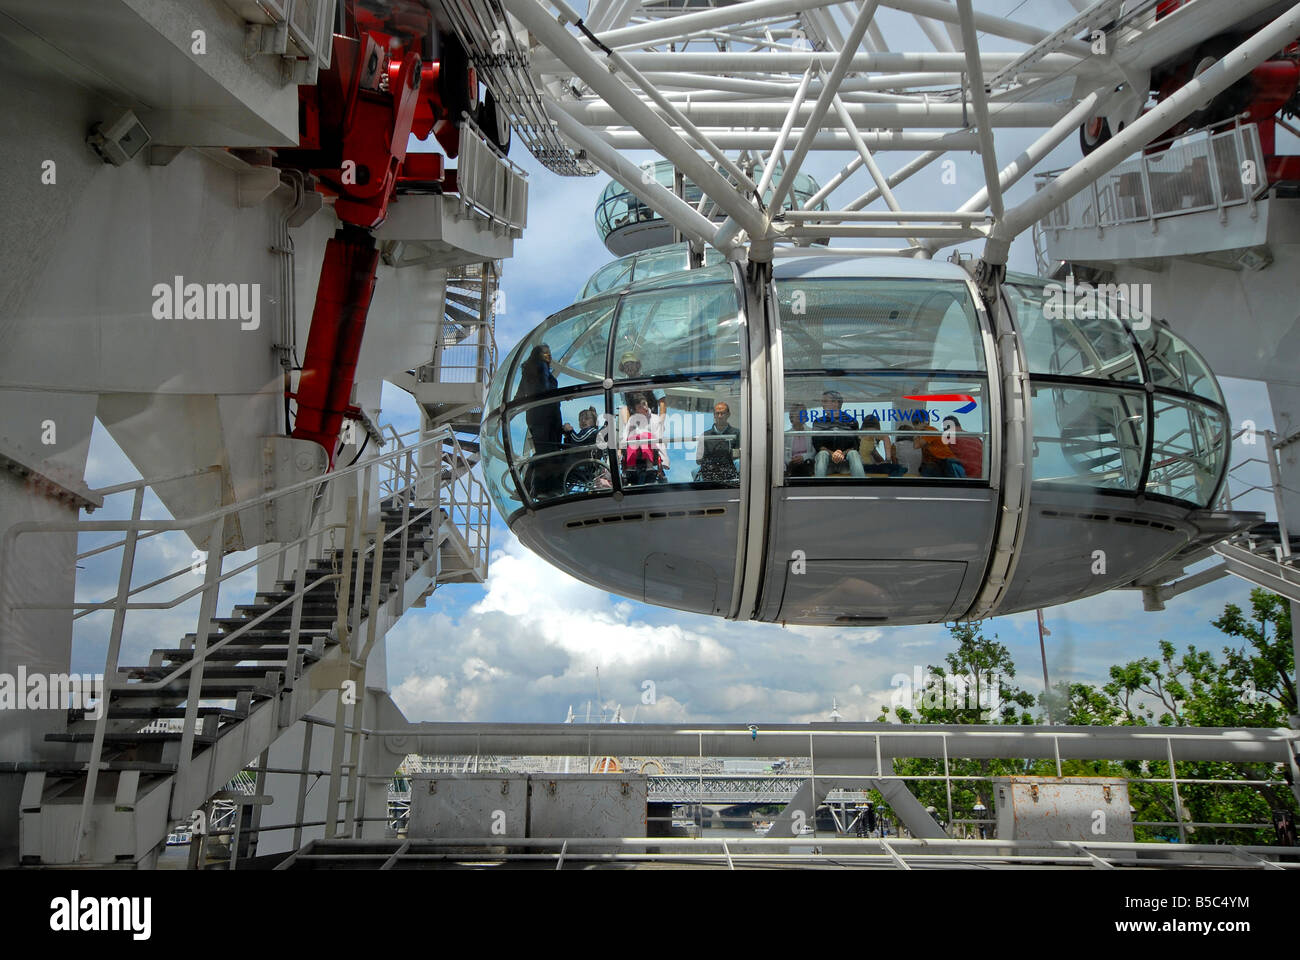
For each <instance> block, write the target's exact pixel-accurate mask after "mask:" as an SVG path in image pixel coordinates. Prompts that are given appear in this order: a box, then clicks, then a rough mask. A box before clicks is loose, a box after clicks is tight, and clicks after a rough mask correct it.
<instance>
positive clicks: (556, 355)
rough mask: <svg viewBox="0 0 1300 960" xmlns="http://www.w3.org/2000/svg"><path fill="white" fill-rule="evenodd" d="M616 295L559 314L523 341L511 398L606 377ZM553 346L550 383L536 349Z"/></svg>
mask: <svg viewBox="0 0 1300 960" xmlns="http://www.w3.org/2000/svg"><path fill="white" fill-rule="evenodd" d="M617 303H618V301H617V300H615V299H614V298H612V297H611V298H609V299H607V300H599V301H596V302H595V303H583V304H581V305H579V306H577V307H570V308H569V309H568V310H565V311H564V312H562V313H558V314H556V315H555V316H554V317H551V319H549V320H547V321H546V322H545V323H543V324H542V325H541V326H540V327H538V328H537V329H536V330H534V331H533V332H532V333H530V334H529V335H528V337H527V338H526V339H525V340H524V341H523V344H522V349H521V351H520V356H519V364H518V366H517V367H516V368H515V370H514V371H513V373H512V374H511V378H510V379H511V393H510V401H511V402H512V403H513V402H515V401H519V400H525V399H527V398H528V397H531V396H535V395H537V394H539V393H543V392H545V391H546V390H548V389H551V390H554V389H558V388H560V387H571V386H573V385H575V384H579V383H591V382H592V381H599V380H604V379H605V353H606V351H607V349H608V346H609V329H610V324H611V322H612V321H613V318H614V307H615V305H616V304H617ZM543 345H544V346H546V347H549V348H550V352H551V362H550V364H549V372H550V376H551V377H553V378H554V379H555V384H550V383H549V381H548V380H547V377H546V371H545V370H542V369H541V368H540V367H539V364H538V363H537V358H535V357H534V355H533V351H534V350H535V349H536V348H538V347H540V346H543Z"/></svg>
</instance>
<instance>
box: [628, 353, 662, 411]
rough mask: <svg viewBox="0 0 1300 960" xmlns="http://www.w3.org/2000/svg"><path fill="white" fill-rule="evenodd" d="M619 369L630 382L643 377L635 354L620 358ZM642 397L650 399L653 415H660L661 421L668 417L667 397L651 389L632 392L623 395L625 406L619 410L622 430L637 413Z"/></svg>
mask: <svg viewBox="0 0 1300 960" xmlns="http://www.w3.org/2000/svg"><path fill="white" fill-rule="evenodd" d="M618 369H619V372H620V373H621V374H622V375H623V376H624V377H626V378H627V379H628V380H636V379H638V378H639V377H640V376H641V360H640V358H639V357H637V355H636V354H635V353H633V352H632V351H631V350H628V351H627V352H626V353H624V354H623V356H622V357H620V358H619V361H618ZM640 396H646V397H648V398H649V404H650V411H651V412H652V413H658V414H659V418H660V419H661V420H662V419H663V418H664V417H665V416H667V415H668V398H667V397H666V396H665V397H660V396H657V395H656V394H655V392H654V391H653V390H650V389H643V390H631V391H628V392H627V393H625V394H623V406H622V408H621V409H620V410H619V414H618V422H619V427H620V428H621V427H622V425H623V424H625V423H627V421H628V418H629V417H630V416H632V414H634V413H635V412H636V401H637V398H638V397H640Z"/></svg>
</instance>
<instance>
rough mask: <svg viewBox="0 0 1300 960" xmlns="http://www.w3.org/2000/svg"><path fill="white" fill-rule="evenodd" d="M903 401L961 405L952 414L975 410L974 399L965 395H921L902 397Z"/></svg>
mask: <svg viewBox="0 0 1300 960" xmlns="http://www.w3.org/2000/svg"><path fill="white" fill-rule="evenodd" d="M903 399H904V400H926V401H931V400H932V401H935V402H938V403H961V404H962V406H960V407H958V408H957V409H956V410H954V411H953V412H954V413H970V412H971V411H972V410H974V409H975V398H974V397H972V396H970V395H969V394H965V393H921V394H917V395H916V396H912V397H904V398H903Z"/></svg>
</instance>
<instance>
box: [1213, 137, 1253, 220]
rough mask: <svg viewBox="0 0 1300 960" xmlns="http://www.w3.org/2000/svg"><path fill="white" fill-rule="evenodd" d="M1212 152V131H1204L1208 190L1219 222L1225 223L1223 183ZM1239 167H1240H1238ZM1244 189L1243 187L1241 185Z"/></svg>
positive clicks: (1225, 211)
mask: <svg viewBox="0 0 1300 960" xmlns="http://www.w3.org/2000/svg"><path fill="white" fill-rule="evenodd" d="M1217 159H1218V158H1217V157H1216V155H1215V153H1214V133H1213V132H1212V131H1211V130H1206V131H1205V167H1206V170H1207V172H1208V173H1209V175H1210V192H1211V193H1212V194H1213V196H1214V207H1215V209H1216V210H1218V211H1219V222H1220V223H1226V222H1227V220H1228V211H1227V209H1226V208H1225V207H1224V206H1223V185H1222V184H1221V183H1220V182H1219V164H1218V163H1217V162H1216V161H1217ZM1238 169H1240V168H1238ZM1243 189H1244V187H1243Z"/></svg>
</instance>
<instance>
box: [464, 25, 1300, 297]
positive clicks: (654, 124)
mask: <svg viewBox="0 0 1300 960" xmlns="http://www.w3.org/2000/svg"><path fill="white" fill-rule="evenodd" d="M975 2H979V0H975ZM460 6H462V7H467V8H468V9H469V10H470V11H471V13H472V14H473V16H470V17H466V18H462V19H463V20H465V21H466V22H471V21H472V22H474V23H476V24H477V27H476V28H475V29H474V30H472V31H471V30H462V31H461V33H462V39H463V40H464V41H465V42H466V46H467V48H468V49H469V50H470V53H471V57H472V58H473V59H474V60H475V62H476V63H477V64H479V65H480V68H481V69H484V70H485V71H488V72H491V71H493V70H503V69H506V68H508V69H509V70H510V71H511V73H512V77H513V80H512V83H511V87H512V88H513V89H516V90H525V89H527V91H528V93H527V95H526V96H523V97H522V98H521V99H517V100H516V101H515V102H514V103H513V105H512V111H513V112H512V115H519V116H524V115H527V116H528V117H529V118H530V119H529V135H528V136H527V137H525V140H526V141H528V142H529V145H530V146H533V143H534V141H538V142H540V141H542V140H545V141H546V142H547V144H549V145H550V146H548V147H547V148H546V149H544V150H542V151H540V152H539V151H536V150H535V152H536V153H537V155H538V158H539V159H541V160H542V161H543V162H544V163H546V164H547V165H548V166H550V167H551V168H552V169H553V170H557V171H558V172H563V173H568V174H570V175H574V174H579V175H580V174H589V173H592V172H595V169H596V168H599V169H600V170H603V171H604V172H605V173H607V174H609V175H610V176H611V177H612V178H614V179H615V180H616V181H618V182H619V183H621V184H623V185H624V186H625V187H626V188H627V189H628V190H630V191H631V192H632V193H634V194H635V195H636V196H637V197H638V198H639V199H640V200H642V201H643V202H645V203H646V204H648V205H649V206H650V207H651V208H652V209H654V210H655V211H657V212H658V213H659V214H660V215H661V216H663V217H664V219H665V220H667V221H669V222H670V223H672V224H673V226H674V227H675V228H676V229H677V230H678V231H680V233H681V235H682V236H683V237H685V238H686V239H688V240H690V241H691V242H692V243H693V244H694V245H695V246H696V247H697V248H699V247H702V245H704V244H710V245H713V246H715V247H716V248H718V249H719V250H721V251H723V252H724V253H725V254H726V255H727V256H729V257H731V258H733V259H744V258H748V259H751V260H755V261H765V260H769V259H770V258H771V256H772V252H773V247H774V245H775V244H789V243H792V244H795V245H808V244H809V243H811V242H812V241H813V240H814V239H817V238H822V237H827V236H836V237H841V238H849V239H850V240H868V239H872V240H874V239H881V238H884V239H887V240H891V241H893V242H894V243H896V244H899V245H897V246H894V247H888V248H886V249H884V250H879V249H874V248H873V250H872V252H876V253H879V252H888V253H896V254H899V255H905V256H907V255H910V256H917V257H926V258H928V257H931V256H933V255H934V254H935V253H936V252H938V251H940V250H941V249H943V248H945V247H948V246H951V245H953V244H957V243H961V242H964V241H968V240H979V239H984V240H985V241H986V243H985V248H984V254H983V259H984V261H985V262H986V263H987V264H988V266H989V267H991V268H993V270H992V273H993V274H995V275H996V274H998V273H1000V270H999V269H998V268H1000V267H1002V266H1004V265H1005V263H1006V258H1007V253H1008V250H1009V245H1010V242H1011V240H1013V239H1014V238H1015V237H1016V236H1017V235H1018V234H1019V233H1021V232H1023V231H1025V230H1028V229H1029V228H1030V227H1031V226H1032V225H1033V224H1034V222H1035V221H1037V220H1038V219H1040V218H1041V217H1042V215H1043V214H1044V213H1045V212H1046V211H1048V210H1050V209H1051V208H1053V207H1055V206H1056V205H1058V204H1060V203H1062V202H1063V201H1065V200H1067V199H1068V198H1069V197H1070V196H1072V195H1073V194H1074V193H1076V192H1078V191H1079V190H1082V189H1084V188H1086V187H1088V186H1089V185H1090V184H1091V183H1092V182H1093V181H1095V180H1096V179H1097V178H1098V177H1100V176H1102V175H1103V174H1104V173H1106V172H1107V171H1108V170H1109V169H1111V168H1113V167H1114V166H1116V165H1117V164H1119V163H1120V162H1121V161H1123V160H1124V159H1125V158H1126V157H1127V156H1129V155H1131V154H1132V153H1133V152H1134V151H1135V150H1137V149H1139V148H1140V147H1141V146H1142V145H1143V144H1145V143H1147V142H1148V141H1150V140H1152V139H1154V138H1155V137H1156V136H1158V135H1159V134H1160V133H1161V132H1162V131H1164V130H1166V129H1168V128H1169V126H1170V125H1171V124H1173V123H1174V122H1177V121H1178V120H1180V119H1182V118H1183V117H1185V116H1187V115H1188V114H1189V113H1191V112H1192V111H1193V110H1195V109H1197V108H1198V105H1200V104H1203V103H1204V102H1205V100H1206V99H1207V98H1208V97H1210V96H1213V95H1214V94H1216V93H1217V92H1219V91H1221V90H1223V89H1226V88H1227V87H1228V86H1229V85H1231V84H1232V83H1233V82H1235V81H1236V80H1238V79H1240V78H1241V77H1242V76H1244V75H1245V74H1246V73H1247V72H1249V71H1250V70H1251V69H1253V68H1254V67H1255V66H1256V65H1257V64H1259V63H1260V62H1262V61H1263V60H1264V59H1266V58H1267V57H1269V56H1270V55H1272V54H1273V53H1274V52H1276V51H1277V50H1279V49H1281V48H1282V47H1283V46H1285V45H1286V44H1287V43H1288V42H1290V41H1291V40H1292V39H1294V38H1295V37H1296V36H1297V35H1300V4H1297V5H1294V6H1293V5H1291V4H1289V3H1282V2H1279V0H1239V2H1234V3H1231V4H1228V3H1222V2H1216V0H1191V2H1189V3H1187V4H1185V5H1183V6H1182V7H1181V8H1178V9H1177V10H1176V11H1174V12H1173V13H1172V14H1169V15H1167V16H1162V17H1161V18H1160V19H1159V20H1157V18H1156V0H1125V2H1121V0H1095V2H1090V3H1089V2H1086V0H1077V2H1076V0H1072V6H1073V7H1074V8H1075V10H1076V11H1077V12H1076V15H1073V16H1070V17H1069V19H1068V20H1066V21H1065V22H1063V23H1061V24H1060V25H1059V26H1053V25H1051V24H1044V23H1042V22H1041V21H1042V17H1043V9H1042V5H1041V4H1039V3H1032V4H1022V5H1021V7H1019V8H1017V10H1018V11H1019V12H1020V15H1021V17H1022V18H1023V19H1021V20H1015V19H1011V18H1009V17H1005V16H997V15H994V14H992V13H990V12H987V11H985V10H977V9H975V6H974V3H973V2H972V0H953V2H947V0H846V2H835V0H741V2H728V0H591V2H590V4H589V6H588V8H587V10H586V13H585V15H580V14H579V12H578V11H577V10H575V9H573V8H572V7H571V6H570V5H569V2H568V0H465V2H464V3H461V4H460ZM1055 9H1057V10H1058V11H1059V10H1060V6H1057V7H1056V8H1055ZM882 11H889V14H888V15H889V17H891V18H895V19H893V20H891V23H893V24H897V23H898V22H899V21H898V20H897V19H896V18H898V17H899V15H900V14H902V15H904V16H905V17H906V18H908V20H907V21H904V22H910V21H914V22H915V25H916V26H917V27H919V31H920V34H922V35H923V36H924V37H925V39H926V41H927V42H928V44H929V45H930V49H921V50H904V51H900V50H894V49H891V47H890V45H889V39H888V37H887V36H886V34H885V32H884V31H883V30H882V24H881V19H882V18H881V17H880V16H879V14H881V12H882ZM1251 18H1255V20H1257V21H1258V22H1259V23H1260V24H1261V29H1259V30H1258V31H1257V32H1256V33H1255V34H1254V35H1253V36H1251V37H1250V38H1249V39H1248V40H1246V41H1245V42H1243V43H1241V44H1240V46H1238V47H1237V49H1236V50H1235V51H1234V52H1233V53H1231V54H1229V55H1227V56H1224V57H1222V58H1221V59H1220V60H1219V61H1218V62H1217V63H1216V64H1215V65H1214V66H1212V67H1211V68H1209V69H1208V70H1205V71H1204V72H1203V73H1201V74H1199V75H1198V76H1197V77H1196V78H1195V79H1193V80H1191V81H1190V82H1188V83H1187V84H1186V86H1184V87H1182V88H1181V89H1179V90H1178V91H1177V92H1176V93H1174V94H1173V95H1171V96H1168V97H1166V98H1165V99H1163V100H1162V101H1161V102H1160V103H1159V104H1158V105H1157V106H1156V107H1155V108H1154V109H1151V110H1150V111H1148V112H1147V113H1145V114H1143V115H1141V116H1139V113H1140V111H1141V108H1142V106H1143V105H1144V104H1145V103H1146V100H1147V87H1148V83H1147V80H1148V77H1149V73H1150V70H1151V68H1152V67H1153V66H1154V65H1156V64H1158V63H1161V62H1167V61H1168V60H1169V59H1170V58H1171V57H1176V56H1178V55H1179V54H1181V53H1184V52H1187V51H1191V50H1193V49H1194V48H1195V47H1196V46H1197V45H1198V44H1199V43H1201V42H1202V41H1204V40H1205V39H1206V38H1208V37H1211V36H1214V35H1216V34H1218V33H1222V32H1224V31H1226V30H1229V29H1231V28H1234V27H1238V26H1239V25H1240V24H1242V23H1244V22H1246V21H1247V20H1250V19H1251ZM1270 18H1271V19H1270ZM910 32H911V33H912V34H913V35H915V34H916V31H915V30H911V31H910ZM491 36H495V37H496V49H495V51H494V50H493V49H491V48H490V47H488V48H485V47H484V43H485V41H484V37H491ZM986 47H987V48H994V47H996V48H997V49H985V48H986ZM1007 47H1013V48H1015V49H1012V50H1008V49H1007ZM502 51H505V53H503V52H502ZM507 99H509V98H507ZM525 100H526V101H527V103H525V102H524V101H525ZM539 108H540V109H541V110H542V111H544V113H545V115H547V116H548V117H549V121H550V124H551V128H550V130H547V131H543V130H542V128H543V127H544V126H545V121H543V120H542V119H541V117H540V114H539ZM1121 115H1122V116H1124V117H1126V118H1127V121H1128V122H1127V124H1126V125H1125V126H1124V127H1123V128H1122V130H1120V132H1118V133H1117V134H1116V135H1115V136H1114V138H1113V139H1112V140H1110V141H1109V142H1107V143H1105V144H1104V145H1103V146H1102V147H1100V148H1099V149H1097V150H1096V151H1094V152H1093V153H1091V154H1089V155H1088V156H1086V157H1084V158H1083V159H1081V160H1079V161H1078V162H1077V163H1075V164H1074V166H1073V167H1071V168H1070V169H1069V170H1067V171H1065V172H1064V173H1062V174H1060V175H1059V176H1058V177H1057V178H1056V179H1055V180H1053V181H1052V182H1051V184H1050V186H1048V187H1047V188H1045V189H1043V190H1042V191H1040V192H1039V193H1038V194H1036V195H1035V196H1033V197H1031V198H1030V199H1029V200H1027V201H1025V202H1023V203H1020V204H1018V205H1016V206H1007V205H1006V204H1005V203H1004V201H1003V196H1004V194H1005V192H1006V191H1007V189H1008V188H1009V187H1011V186H1012V185H1014V184H1015V183H1017V182H1018V181H1020V180H1021V179H1022V178H1023V177H1025V176H1026V175H1027V174H1029V173H1030V171H1031V170H1033V169H1034V168H1035V166H1036V165H1037V164H1038V163H1039V162H1040V161H1041V160H1042V158H1043V157H1044V156H1045V155H1046V154H1047V153H1049V152H1050V151H1051V150H1052V149H1054V148H1055V147H1056V146H1057V145H1059V144H1061V143H1062V142H1063V141H1065V140H1066V139H1067V138H1068V137H1070V136H1071V135H1073V133H1074V131H1075V130H1076V129H1077V128H1078V127H1079V126H1080V125H1081V124H1082V123H1085V122H1087V121H1088V120H1090V119H1093V118H1097V117H1107V116H1111V117H1118V116H1121ZM1117 126H1118V124H1112V127H1117ZM1007 127H1021V128H1033V129H1038V130H1041V134H1040V135H1039V136H1038V137H1037V139H1035V140H1034V141H1033V142H1032V144H1031V145H1030V146H1029V147H1028V148H1027V149H1024V150H1022V151H1017V155H1016V156H1015V157H1014V158H1011V157H999V155H998V152H997V149H996V143H995V136H994V134H995V132H996V131H997V130H998V129H1000V128H1007ZM543 134H544V135H543ZM556 142H562V143H566V144H567V145H568V147H569V150H568V151H566V155H565V157H564V158H563V159H562V161H561V160H557V159H556V158H557V153H556V150H555V148H554V143H556ZM628 149H650V150H653V151H655V152H656V153H658V154H659V155H660V156H662V157H663V158H665V159H666V160H669V161H671V162H672V163H673V164H674V166H675V167H676V168H677V170H678V171H680V172H681V173H682V174H683V175H684V176H685V177H687V178H688V179H690V180H691V181H693V182H694V183H695V184H696V185H698V186H699V187H700V188H701V190H702V193H703V198H702V199H701V201H700V202H699V204H698V205H696V204H687V203H685V202H684V201H682V200H681V199H679V198H678V197H676V196H674V195H673V193H672V191H670V190H667V189H664V188H662V187H660V186H659V185H658V184H657V183H654V182H653V178H647V177H644V176H640V175H639V171H638V169H637V168H636V167H635V166H634V165H633V164H631V163H630V162H629V161H627V160H626V159H625V158H622V157H621V156H620V151H624V150H628ZM811 151H848V152H849V153H850V156H849V159H848V160H847V162H846V163H845V165H844V167H843V168H842V169H841V170H840V172H839V173H838V174H836V175H835V176H834V177H833V178H832V179H831V180H830V182H828V183H827V184H826V185H825V187H823V189H822V190H821V191H820V192H819V193H818V194H817V195H816V197H814V198H812V199H811V200H809V201H808V202H806V203H805V204H804V206H803V208H802V209H799V210H793V211H783V210H782V199H783V198H784V197H786V196H787V195H788V194H789V192H790V189H791V186H792V184H793V182H794V178H795V177H796V176H797V175H798V174H799V172H800V168H801V167H802V166H803V164H804V162H805V159H806V158H807V156H808V154H809V153H810V152H811ZM890 151H910V152H916V153H919V154H920V155H919V156H918V157H916V158H914V159H911V160H909V161H908V162H906V163H903V164H901V165H898V166H897V169H895V170H893V171H892V172H889V171H888V168H889V167H890V166H893V165H892V164H890V163H888V162H886V161H884V159H883V157H882V154H884V153H886V152H890ZM952 151H975V152H977V153H978V154H979V156H980V161H981V167H982V172H983V177H982V179H983V181H984V183H983V185H982V186H981V187H980V189H979V190H978V191H977V192H976V193H975V194H973V195H972V196H971V197H970V199H969V200H968V201H966V202H965V203H963V204H961V205H960V206H959V207H958V208H957V209H956V210H953V211H934V210H909V209H905V208H904V207H903V206H902V205H901V204H900V203H899V202H898V200H897V199H896V198H895V196H894V194H893V190H892V188H893V187H895V186H897V185H898V184H899V183H901V182H902V181H904V180H905V179H907V178H908V177H909V176H912V175H913V174H915V173H916V172H917V171H918V170H920V169H922V168H924V167H925V166H927V165H929V164H931V163H933V162H934V161H936V160H938V159H940V158H942V157H944V156H945V154H948V153H950V152H952ZM864 167H865V168H866V170H867V171H868V173H869V174H870V176H871V179H872V181H873V183H874V185H875V186H874V187H873V189H872V190H871V191H869V192H868V193H866V194H863V195H861V196H858V197H856V198H851V199H850V198H843V199H841V198H839V197H838V196H837V195H836V192H835V191H836V190H837V188H838V187H839V186H840V185H841V184H843V183H844V182H845V181H846V180H847V179H848V178H849V177H850V176H851V175H852V174H853V173H854V172H855V171H857V170H858V169H861V168H864ZM634 174H635V175H634ZM647 179H649V180H651V181H652V182H650V183H646V182H645V181H646V180H647ZM828 199H829V202H830V209H829V210H817V209H813V208H814V207H815V206H817V205H819V204H820V203H821V202H822V201H823V200H828ZM706 211H717V212H720V214H721V216H718V215H716V214H715V216H714V217H713V218H712V219H711V218H709V217H708V216H706V215H705V214H706ZM859 249H864V248H861V247H860V248H859Z"/></svg>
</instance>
